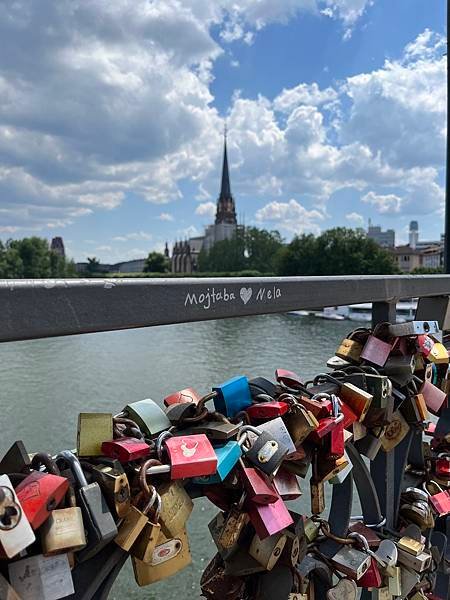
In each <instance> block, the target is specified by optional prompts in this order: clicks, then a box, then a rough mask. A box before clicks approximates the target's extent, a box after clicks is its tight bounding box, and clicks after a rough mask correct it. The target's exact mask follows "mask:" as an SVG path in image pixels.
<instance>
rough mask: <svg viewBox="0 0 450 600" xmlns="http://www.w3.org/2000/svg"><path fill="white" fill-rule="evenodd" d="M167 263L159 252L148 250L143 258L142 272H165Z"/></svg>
mask: <svg viewBox="0 0 450 600" xmlns="http://www.w3.org/2000/svg"><path fill="white" fill-rule="evenodd" d="M168 267H169V265H168V264H167V259H166V257H165V256H164V254H161V252H150V253H149V255H148V256H147V258H146V259H145V265H144V273H167V271H168Z"/></svg>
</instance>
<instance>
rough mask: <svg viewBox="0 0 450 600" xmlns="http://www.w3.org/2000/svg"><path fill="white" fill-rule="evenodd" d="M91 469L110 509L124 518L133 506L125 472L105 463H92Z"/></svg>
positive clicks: (120, 517)
mask: <svg viewBox="0 0 450 600" xmlns="http://www.w3.org/2000/svg"><path fill="white" fill-rule="evenodd" d="M89 470H90V473H91V476H92V480H93V481H96V482H97V483H98V484H99V486H100V487H101V488H102V492H103V495H104V497H105V500H106V503H107V504H108V507H109V509H110V510H111V511H112V512H113V514H115V515H116V516H117V517H118V518H119V519H123V518H124V517H125V516H126V515H127V514H128V511H129V510H130V507H131V493H130V484H129V482H128V477H127V476H126V474H125V472H120V471H118V470H117V469H115V468H113V467H111V466H109V465H104V464H99V465H92V469H89Z"/></svg>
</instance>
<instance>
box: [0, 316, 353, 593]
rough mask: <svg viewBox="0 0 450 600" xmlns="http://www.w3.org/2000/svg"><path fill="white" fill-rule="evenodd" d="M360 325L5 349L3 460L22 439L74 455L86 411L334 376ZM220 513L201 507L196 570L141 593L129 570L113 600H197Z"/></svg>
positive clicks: (241, 325)
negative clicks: (262, 382)
mask: <svg viewBox="0 0 450 600" xmlns="http://www.w3.org/2000/svg"><path fill="white" fill-rule="evenodd" d="M352 325H354V324H352V323H350V322H348V321H347V322H343V321H322V320H321V319H316V318H313V317H292V316H289V315H270V316H258V317H251V318H239V319H228V320H223V321H209V322H203V323H189V324H183V325H167V326H164V327H153V328H148V329H138V330H131V331H119V332H111V333H96V334H89V335H82V336H72V337H62V338H54V339H47V340H34V341H27V342H14V343H7V344H3V345H0V409H1V414H2V421H1V425H2V427H1V430H2V436H1V438H0V454H1V453H3V452H4V451H5V450H7V448H8V447H9V446H10V444H11V443H12V442H14V441H15V440H16V439H22V440H23V441H24V442H25V445H26V448H27V450H28V452H35V451H38V450H41V451H48V452H51V453H55V452H57V451H58V450H61V449H63V448H74V447H75V445H76V428H77V418H78V413H79V412H82V411H100V412H112V413H117V412H119V411H120V410H121V409H122V408H123V407H124V406H125V405H126V404H127V403H129V402H133V401H136V400H141V399H143V398H152V399H154V400H155V401H157V402H159V403H162V398H164V397H165V396H166V395H168V394H169V393H171V392H174V391H176V390H179V389H182V388H184V387H188V386H191V387H194V388H196V389H197V390H198V391H199V392H202V393H206V392H208V391H209V390H210V388H211V386H212V385H214V384H217V383H221V382H222V381H224V380H226V379H227V378H229V377H232V376H234V375H241V374H244V375H247V376H249V377H254V376H257V375H260V376H264V377H268V378H273V375H274V370H275V368H277V367H282V368H286V369H291V370H294V371H296V372H298V373H299V374H300V375H301V376H302V377H303V378H305V379H307V378H310V377H311V376H313V375H314V374H317V373H319V372H321V371H323V370H324V369H325V368H326V360H327V358H329V357H330V356H331V355H332V354H334V350H335V349H336V347H337V345H338V343H339V341H340V340H341V339H342V338H343V337H345V334H346V333H348V332H349V331H350V330H351V329H352ZM301 486H302V489H303V490H304V495H303V497H302V498H301V499H300V500H299V501H294V502H290V503H289V504H290V508H293V509H294V510H299V511H300V512H302V511H305V512H309V485H308V480H305V481H301ZM217 510H218V509H217V508H216V507H215V506H213V505H211V504H209V503H208V502H207V501H206V500H205V499H199V500H196V501H195V509H194V512H193V513H192V516H191V518H190V521H189V524H188V531H189V537H190V542H191V550H192V556H193V562H192V565H191V566H190V567H188V568H187V569H185V570H184V571H183V572H181V573H179V574H178V575H176V576H174V577H173V578H171V579H168V580H166V581H163V582H161V583H158V584H155V585H153V586H151V587H147V588H138V587H137V585H136V584H135V582H134V577H133V573H132V568H131V565H130V564H129V563H130V561H127V565H126V566H125V567H124V569H123V570H122V572H121V574H120V576H119V578H118V579H117V581H116V583H115V585H114V587H113V590H112V593H111V599H116V600H119V599H120V600H122V599H124V598H127V600H132V599H143V598H145V599H146V600H153V599H156V598H164V599H165V600H172V599H177V600H182V599H183V600H184V599H185V598H187V597H188V596H191V597H192V598H194V597H199V585H198V583H199V580H200V576H201V573H202V572H203V570H204V568H205V566H206V564H207V563H208V561H209V559H210V557H212V556H213V554H214V552H215V547H214V544H213V542H212V541H211V539H210V536H209V531H208V528H207V524H208V522H209V520H210V519H211V518H212V517H213V516H214V515H215V514H216V513H217Z"/></svg>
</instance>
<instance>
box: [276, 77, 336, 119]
mask: <svg viewBox="0 0 450 600" xmlns="http://www.w3.org/2000/svg"><path fill="white" fill-rule="evenodd" d="M337 98H338V93H337V91H336V90H335V89H333V88H331V87H328V88H325V89H323V90H321V89H320V88H319V86H318V85H317V83H315V82H314V83H311V84H307V83H300V84H299V85H297V86H295V87H293V88H290V89H283V91H282V92H281V94H279V95H278V96H277V97H276V98H275V100H274V102H273V106H274V108H275V110H278V111H280V112H286V113H290V112H291V111H292V110H293V109H295V108H296V107H297V106H300V105H301V104H307V105H311V106H320V105H322V104H330V103H333V102H335V101H336V100H337Z"/></svg>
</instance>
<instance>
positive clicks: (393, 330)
mask: <svg viewBox="0 0 450 600" xmlns="http://www.w3.org/2000/svg"><path fill="white" fill-rule="evenodd" d="M389 333H390V335H391V336H392V337H403V336H411V335H424V334H427V335H428V334H435V333H439V323H438V322H437V321H407V322H406V323H395V324H393V325H389Z"/></svg>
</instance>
